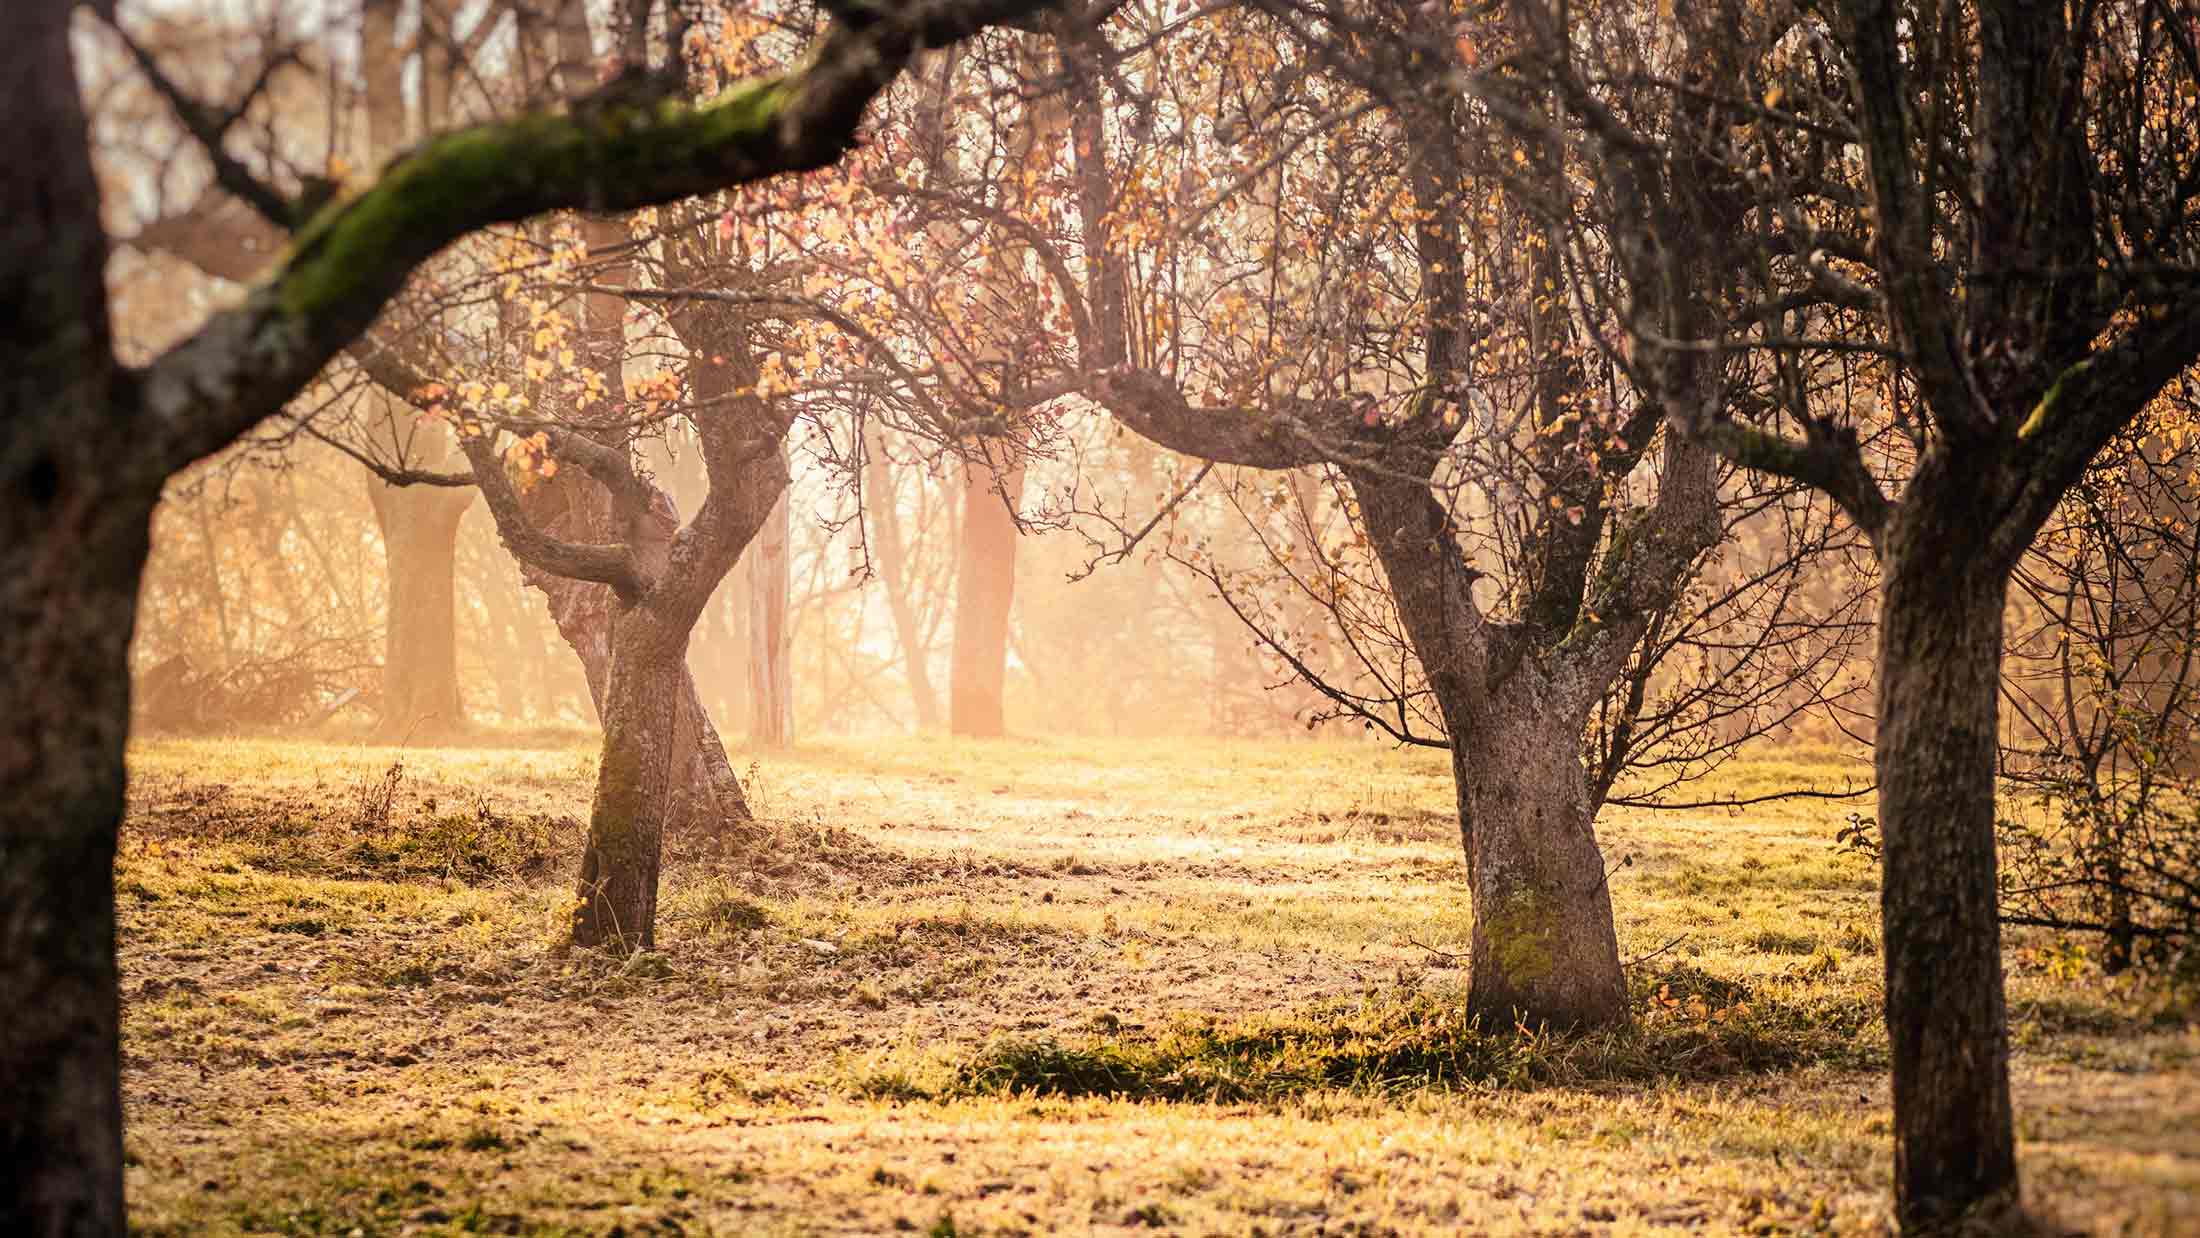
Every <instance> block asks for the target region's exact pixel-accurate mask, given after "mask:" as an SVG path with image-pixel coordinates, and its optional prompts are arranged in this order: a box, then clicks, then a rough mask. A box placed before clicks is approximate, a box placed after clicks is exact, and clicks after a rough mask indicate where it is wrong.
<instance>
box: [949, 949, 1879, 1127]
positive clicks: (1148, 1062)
mask: <svg viewBox="0 0 2200 1238" xmlns="http://www.w3.org/2000/svg"><path fill="white" fill-rule="evenodd" d="M1875 1015H1876V1011H1875V1010H1874V1008H1873V1007H1872V1006H1871V1005H1870V1004H1869V1003H1864V1002H1860V1001H1857V1000H1855V999H1853V998H1845V997H1832V998H1828V997H1820V998H1800V997H1773V998H1761V999H1759V998H1753V997H1752V995H1751V994H1750V991H1749V990H1748V988H1747V987H1746V986H1743V985H1741V984H1739V983H1737V982H1732V981H1725V980H1720V979H1718V978H1716V977H1709V976H1706V975H1704V974H1703V973H1701V972H1697V971H1695V970H1694V969H1692V968H1685V967H1683V968H1677V969H1675V970H1674V971H1673V972H1671V973H1668V974H1667V978H1664V979H1661V980H1660V982H1658V983H1655V984H1653V985H1651V986H1649V987H1648V988H1647V989H1646V990H1645V991H1644V992H1643V993H1642V994H1641V996H1640V999H1639V1002H1638V1009H1637V1018H1636V1019H1635V1021H1634V1022H1633V1023H1632V1024H1631V1025H1629V1026H1627V1027H1622V1028H1614V1029H1608V1030H1603V1031H1596V1032H1589V1033H1585V1034H1581V1035H1561V1034H1551V1033H1540V1032H1535V1031H1530V1030H1527V1029H1522V1028H1511V1029H1492V1028H1486V1027H1483V1026H1481V1025H1480V1024H1479V1023H1478V1022H1476V1021H1475V1020H1473V1019H1470V1018H1468V1017H1467V1016H1466V1015H1465V1014H1464V1013H1463V1002H1462V1001H1461V1000H1460V995H1458V994H1456V993H1425V992H1424V993H1415V994H1413V995H1411V996H1409V997H1406V998H1404V999H1398V1000H1388V1001H1382V1000H1374V1001H1362V1002H1359V1003H1343V1004H1334V1005H1328V1006H1320V1007H1315V1008H1313V1009H1310V1010H1307V1011H1304V1012H1302V1013H1298V1014H1294V1015H1285V1016H1279V1017H1267V1018H1260V1017H1256V1018H1252V1019H1246V1020H1240V1021H1234V1022H1228V1021H1223V1020H1219V1019H1213V1018H1209V1019H1198V1020H1184V1021H1179V1022H1176V1023H1174V1024H1171V1025H1169V1026H1167V1027H1165V1028H1164V1029H1162V1030H1160V1031H1158V1032H1155V1033H1151V1034H1136V1035H1110V1036H1098V1037H1093V1038H1090V1039H1086V1040H1082V1041H1077V1042H1074V1043H1065V1042H1063V1041H1060V1040H1056V1039H1052V1038H1042V1039H1012V1040H1002V1041H996V1042H994V1043H993V1044H991V1045H989V1046H987V1047H985V1048H984V1049H983V1050H981V1051H980V1052H978V1053H977V1054H975V1055H974V1056H972V1057H970V1058H969V1059H967V1060H966V1061H964V1062H963V1063H962V1064H961V1065H959V1066H958V1067H957V1068H956V1069H955V1070H954V1073H953V1075H952V1077H951V1079H950V1081H949V1082H948V1083H947V1085H946V1086H945V1088H944V1089H943V1093H944V1094H945V1095H948V1096H980V1095H1026V1094H1028V1095H1039V1096H1063V1097H1080V1096H1103V1097H1115V1098H1122V1099H1130V1100H1165V1101H1203V1102H1215V1103H1244V1102H1260V1103H1268V1102H1275V1101H1279V1100H1283V1099H1286V1098H1289V1097H1293V1096H1299V1095H1304V1094H1307V1093H1311V1092H1320V1091H1331V1090H1339V1089H1341V1090H1345V1091H1350V1092H1360V1093H1370V1094H1378V1095H1392V1094H1397V1093H1401V1092H1408V1091H1414V1090H1419V1089H1438V1090H1445V1089H1460V1088H1468V1087H1498V1088H1510V1089H1526V1088H1536V1087H1578V1086H1586V1085H1592V1084H1615V1083H1654V1082H1657V1083H1668V1082H1688V1081H1701V1080H1709V1079H1718V1078H1724V1077H1728V1076H1732V1075H1737V1074H1744V1073H1752V1072H1760V1071H1769V1070H1778V1069H1785V1068H1790V1067H1795V1066H1799V1065H1803V1064H1806V1063H1808V1064H1818V1065H1836V1066H1841V1067H1844V1068H1852V1069H1867V1068H1870V1067H1872V1066H1874V1065H1875V1064H1877V1062H1878V1061H1879V1060H1880V1059H1881V1058H1882V1057H1883V1054H1882V1053H1881V1052H1880V1051H1879V1050H1878V1049H1876V1048H1875V1047H1874V1042H1873V1040H1872V1039H1871V1038H1870V1037H1868V1036H1866V1035H1864V1034H1863V1033H1865V1032H1866V1030H1867V1029H1868V1028H1869V1027H1870V1025H1871V1023H1872V1021H1873V1019H1874V1018H1875Z"/></svg>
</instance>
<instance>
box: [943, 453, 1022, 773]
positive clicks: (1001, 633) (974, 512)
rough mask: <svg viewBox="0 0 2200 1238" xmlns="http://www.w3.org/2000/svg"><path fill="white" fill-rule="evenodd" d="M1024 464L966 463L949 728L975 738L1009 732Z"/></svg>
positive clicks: (956, 592)
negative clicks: (1001, 467) (1011, 629)
mask: <svg viewBox="0 0 2200 1238" xmlns="http://www.w3.org/2000/svg"><path fill="white" fill-rule="evenodd" d="M1023 493H1024V470H1023V466H1022V465H1021V464H1018V465H1014V466H1012V467H1010V468H1009V469H1008V470H1007V471H1005V472H996V471H995V470H994V469H992V468H991V467H989V466H987V465H984V464H980V463H970V464H966V465H964V466H963V523H962V554H961V559H960V561H959V562H958V564H957V566H956V579H955V646H954V661H953V663H952V666H951V669H950V674H949V679H948V694H949V695H948V702H947V711H948V729H949V730H950V731H952V732H953V733H955V734H957V735H974V736H980V737H990V736H999V735H1004V734H1006V733H1007V730H1008V726H1007V717H1006V710H1005V706H1004V703H1003V700H1002V697H1003V695H1004V688H1005V684H1006V680H1007V675H1008V612H1009V607H1010V606H1011V605H1012V604H1013V603H1014V602H1015V600H1016V518H1015V515H1014V513H1013V512H1012V511H1011V510H1010V504H1013V503H1016V502H1018V501H1020V500H1021V499H1022V498H1023Z"/></svg>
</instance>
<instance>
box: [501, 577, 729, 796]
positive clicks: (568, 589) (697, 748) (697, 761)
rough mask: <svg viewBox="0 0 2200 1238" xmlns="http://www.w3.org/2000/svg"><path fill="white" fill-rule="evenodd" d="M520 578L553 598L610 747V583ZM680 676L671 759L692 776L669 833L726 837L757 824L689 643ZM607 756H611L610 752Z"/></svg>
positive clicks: (553, 614)
mask: <svg viewBox="0 0 2200 1238" xmlns="http://www.w3.org/2000/svg"><path fill="white" fill-rule="evenodd" d="M520 574H521V576H522V577H523V578H525V579H526V581H527V583H528V584H530V585H533V586H534V587H535V588H537V589H540V590H542V592H543V595H544V596H545V597H546V598H548V599H549V603H550V618H551V620H552V621H553V622H555V623H556V624H557V626H558V635H560V636H562V637H564V638H565V643H566V645H567V646H568V647H570V648H571V649H572V650H573V653H574V654H575V656H577V657H579V658H580V661H581V673H582V674H583V675H585V676H586V677H587V679H588V698H589V701H590V702H591V703H592V704H594V705H595V707H596V720H597V721H598V722H599V723H601V724H602V726H603V727H604V731H605V735H606V740H605V743H606V744H607V745H608V744H609V742H610V741H609V738H608V737H609V734H610V728H611V715H612V712H613V708H612V704H611V671H612V663H613V661H614V660H615V651H614V645H615V642H616V640H617V631H618V614H617V609H618V603H617V599H615V598H614V597H613V596H612V593H611V589H610V587H609V586H608V585H597V584H589V583H588V582H586V581H578V580H568V579H566V578H565V577H562V576H552V575H550V574H549V573H547V572H539V571H536V570H534V569H532V568H529V567H526V566H525V565H522V566H521V569H520ZM679 671H680V673H679V676H678V677H677V679H676V680H675V679H668V680H665V681H664V684H665V689H666V691H667V692H668V693H670V697H669V699H671V700H672V701H674V702H675V703H676V705H677V707H678V711H679V716H680V722H679V725H678V727H677V728H676V729H675V735H676V737H677V738H676V739H675V741H674V742H675V744H676V746H675V747H674V748H673V749H672V756H673V757H674V759H675V760H676V761H677V762H678V764H677V766H676V768H680V769H684V770H686V771H687V774H686V777H685V779H684V780H683V781H682V782H681V783H680V784H679V787H678V790H679V796H678V803H677V805H676V808H675V811H674V814H673V818H672V832H673V834H674V835H675V836H686V835H689V834H691V833H692V834H700V835H704V836H713V835H719V834H723V833H724V832H725V830H726V827H727V826H729V825H737V824H740V823H742V822H747V821H752V820H754V819H755V817H754V814H752V813H751V812H750V811H749V804H748V800H747V798H746V797H745V796H743V795H742V793H741V782H740V779H739V778H738V777H737V776H736V775H735V774H734V772H733V762H732V761H731V760H729V759H728V758H727V757H726V745H725V741H724V740H722V739H720V738H719V735H718V728H717V727H716V726H715V725H713V724H712V722H711V720H710V711H709V710H707V709H705V708H704V707H703V701H702V698H701V696H700V695H698V694H697V692H696V690H695V677H694V676H693V675H690V674H689V673H688V670H687V662H686V647H685V645H683V646H682V653H681V662H680V668H679ZM605 751H606V752H607V753H608V752H609V748H608V747H607V748H606V749H605Z"/></svg>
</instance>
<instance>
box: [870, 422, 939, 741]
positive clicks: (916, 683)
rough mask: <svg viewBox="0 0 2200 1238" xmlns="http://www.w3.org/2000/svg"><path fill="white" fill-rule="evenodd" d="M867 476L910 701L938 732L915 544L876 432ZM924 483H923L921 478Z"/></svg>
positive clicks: (927, 727)
mask: <svg viewBox="0 0 2200 1238" xmlns="http://www.w3.org/2000/svg"><path fill="white" fill-rule="evenodd" d="M864 472H865V474H866V476H865V479H864V497H865V499H866V504H865V506H866V509H867V510H868V512H869V514H870V523H869V525H868V528H869V530H870V535H871V548H872V549H873V550H874V551H876V552H877V555H878V570H879V576H880V578H881V583H882V584H884V585H885V586H886V610H887V614H888V615H889V617H891V618H892V619H893V621H894V641H895V643H896V644H897V645H899V646H900V648H901V665H902V673H903V674H904V675H905V676H907V678H908V680H909V698H910V701H911V703H912V704H913V705H914V706H915V708H916V713H917V729H918V730H919V731H935V730H938V729H939V725H940V694H939V691H938V689H936V688H934V687H933V686H932V669H931V666H930V661H931V657H930V654H931V651H930V650H929V649H927V648H926V647H925V640H924V633H923V631H922V630H921V628H920V626H919V624H918V623H917V614H916V606H915V605H914V604H913V603H914V599H913V598H911V597H910V590H911V587H912V582H911V580H910V579H909V575H910V565H909V546H908V543H907V541H906V540H905V539H904V538H903V536H902V527H901V508H900V501H899V496H897V495H896V494H895V493H894V474H893V470H892V468H891V467H890V466H889V465H888V463H887V458H886V444H885V440H884V438H883V437H882V436H880V435H879V434H877V433H876V432H875V431H874V432H873V433H872V434H871V435H870V441H869V442H868V443H867V444H866V445H865V450H864ZM918 484H919V485H922V484H923V483H922V480H921V478H920V480H919V483H918Z"/></svg>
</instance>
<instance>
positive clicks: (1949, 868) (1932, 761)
mask: <svg viewBox="0 0 2200 1238" xmlns="http://www.w3.org/2000/svg"><path fill="white" fill-rule="evenodd" d="M1951 480H1952V479H1951ZM1910 493H1911V496H1912V497H1910V498H1909V499H1907V500H1906V501H1905V503H1904V506H1903V508H1902V509H1901V512H1900V514H1899V515H1898V516H1897V517H1896V518H1895V519H1894V520H1893V521H1891V522H1890V527H1889V528H1888V530H1887V534H1886V545H1885V550H1884V564H1883V574H1882V578H1881V579H1882V581H1883V582H1884V584H1883V588H1884V590H1885V592H1884V594H1883V595H1882V600H1881V602H1880V609H1879V739H1878V744H1877V745H1876V752H1877V756H1876V760H1877V764H1878V772H1879V824H1880V832H1881V835H1882V841H1883V843H1884V851H1883V852H1882V866H1883V879H1882V880H1883V884H1882V886H1881V891H1880V907H1881V914H1882V916H1883V928H1882V931H1883V933H1884V935H1885V939H1886V949H1885V958H1886V969H1887V1038H1888V1041H1889V1043H1890V1048H1891V1050H1892V1053H1893V1059H1894V1112H1895V1205H1896V1211H1897V1214H1898V1216H1899V1217H1900V1219H1901V1221H1902V1223H1903V1225H1904V1226H1905V1227H1912V1226H1915V1227H1930V1226H1933V1225H1936V1224H1940V1223H1945V1222H1947V1221H1949V1220H1952V1219H1954V1218H1955V1217H1957V1216H1960V1215H1962V1214H1964V1213H1965V1212H1967V1211H1970V1210H1971V1209H1973V1208H1974V1207H1977V1206H1980V1205H1985V1206H1989V1207H1990V1206H1993V1205H1995V1204H1997V1203H2001V1202H2010V1201H2013V1200H2014V1199H2015V1196H2016V1186H2017V1166H2016V1150H2015V1141H2014V1139H2013V1136H2012V1133H2011V1126H2010V1104H2009V1027H2008V1017H2007V1012H2006V1010H2005V1009H2004V1007H2003V999H2002V977H2001V922H2000V918H1999V915H1998V905H1997V901H1996V889H1995V860H1994V772H1995V758H1996V755H1997V751H1998V750H1997V745H1996V736H1997V730H1996V716H1995V715H1996V706H1997V698H1996V695H1995V693H1996V690H1997V687H1998V685H1999V682H2000V679H1999V676H2000V671H2001V643H2002V606H2003V598H2004V594H2005V592H2006V587H2007V576H2006V575H2005V574H2004V573H2002V572H2000V571H1998V570H1996V569H1994V568H1993V567H1992V566H1990V565H1987V564H1984V563H1983V562H1982V560H1983V559H1984V557H1985V556H1984V555H1983V554H1982V553H1980V550H1981V548H1980V546H1979V544H1978V543H1979V540H1980V539H1979V531H1981V530H1983V529H1984V528H1985V526H1986V525H1987V523H1988V521H1987V520H1986V518H1985V517H1984V516H1983V515H1981V514H1979V513H1977V512H1975V511H1973V510H1972V509H1971V504H1970V502H1969V498H1970V496H1971V494H1972V493H1973V492H1972V491H1970V490H1961V489H1958V488H1956V487H1954V486H1953V485H1951V486H1948V487H1942V488H1939V489H1935V490H1928V489H1927V488H1926V487H1922V486H1917V485H1913V486H1912V487H1911V488H1910ZM1944 495H1945V496H1950V497H1954V496H1960V498H1958V501H1956V502H1950V501H1948V498H1946V497H1943V496H1944ZM1936 498H1939V499H1941V501H1940V502H1938V503H1935V502H1934V500H1935V499H1936ZM1936 508H1951V509H1953V508H1961V509H1962V510H1949V511H1941V510H1936Z"/></svg>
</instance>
